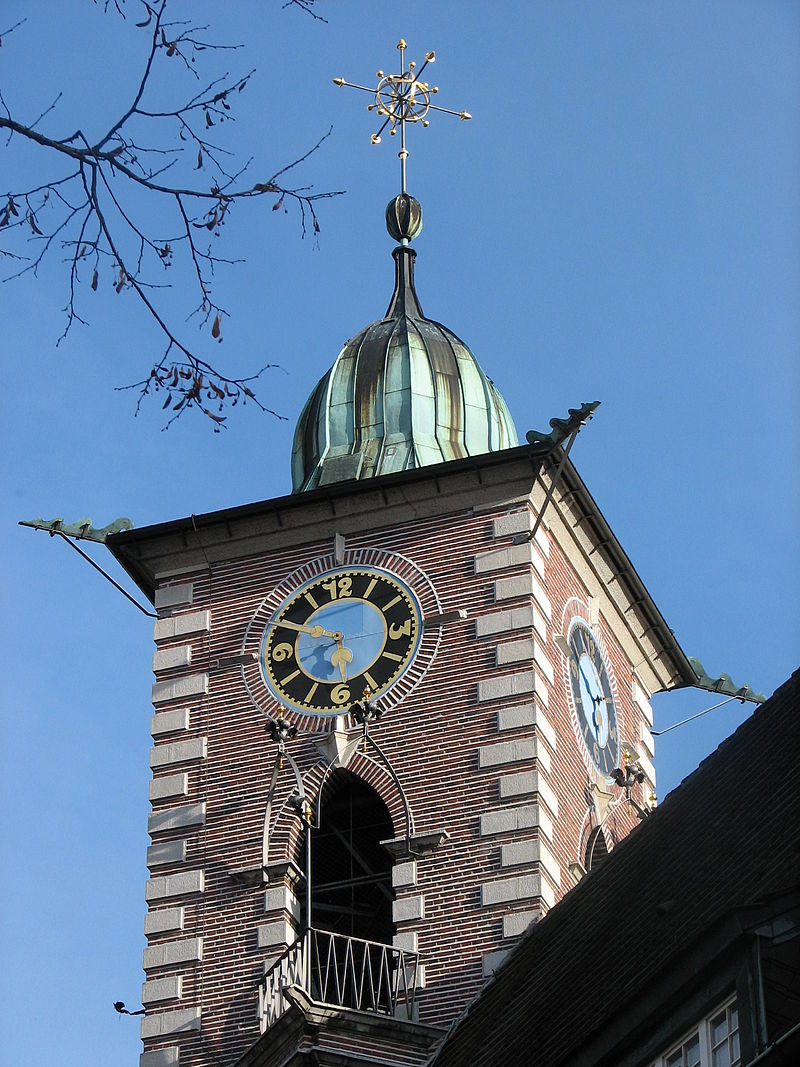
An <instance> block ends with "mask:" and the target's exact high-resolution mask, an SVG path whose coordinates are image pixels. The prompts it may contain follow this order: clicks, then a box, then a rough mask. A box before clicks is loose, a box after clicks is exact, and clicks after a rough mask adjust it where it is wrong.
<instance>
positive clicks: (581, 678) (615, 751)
mask: <svg viewBox="0 0 800 1067" xmlns="http://www.w3.org/2000/svg"><path fill="white" fill-rule="evenodd" d="M567 640H568V642H569V648H570V660H569V676H570V688H571V691H572V701H573V706H574V709H575V714H576V716H577V724H578V729H579V732H580V736H581V740H582V742H583V746H584V748H585V750H586V752H587V754H588V756H589V759H590V761H591V763H592V764H593V765H594V767H595V769H596V770H598V771H600V772H601V773H602V774H610V773H611V771H612V770H613V769H614V768H615V767H616V766H617V762H618V759H619V725H618V722H617V709H616V705H615V704H614V695H613V693H612V690H611V679H610V677H609V671H608V667H607V665H606V661H605V658H604V656H603V653H602V651H601V650H600V646H599V644H598V643H597V639H596V638H595V636H594V634H593V633H592V630H591V628H590V627H589V626H587V625H586V623H585V622H584V621H583V620H582V619H574V620H573V622H572V625H571V626H570V628H569V636H568V638H567Z"/></svg>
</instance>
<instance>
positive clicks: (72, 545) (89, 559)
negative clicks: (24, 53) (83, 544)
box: [47, 530, 158, 619]
mask: <svg viewBox="0 0 800 1067" xmlns="http://www.w3.org/2000/svg"><path fill="white" fill-rule="evenodd" d="M47 532H48V533H49V534H50V536H51V537H53V536H54V535H55V534H58V536H59V537H60V538H62V540H64V541H66V542H67V544H68V545H69V547H70V548H74V549H75V551H76V552H77V553H78V555H79V556H83V558H84V559H85V560H86V562H87V563H90V564H91V565H92V566H93V567H94V569H95V570H96V571H99V572H100V574H102V575H103V577H104V578H105V579H106V581H109V582H111V584H112V585H113V586H114V588H115V589H118V590H119V591H120V593H122V595H123V596H124V597H125V598H126V599H127V600H130V602H131V604H133V605H134V606H135V607H137V608H138V609H139V611H141V613H142V614H143V615H146V616H147V617H148V618H149V619H157V618H158V615H156V614H155V612H152V611H148V610H147V608H144V607H142V605H141V604H140V603H139V601H138V600H136V599H135V598H134V597H132V596H131V594H130V593H129V592H128V590H127V589H123V588H122V586H121V585H120V584H119V582H117V581H115V579H114V578H112V577H111V575H110V574H107V573H106V572H105V571H104V570H103V568H102V567H101V566H100V564H99V563H95V561H94V560H93V559H92V557H91V556H87V554H86V553H85V552H84V551H83V549H81V548H78V546H77V545H76V544H75V542H74V541H70V539H69V537H67V535H66V534H65V533H63V532H62V531H61V530H48V531H47Z"/></svg>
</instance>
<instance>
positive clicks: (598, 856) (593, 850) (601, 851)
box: [585, 826, 608, 871]
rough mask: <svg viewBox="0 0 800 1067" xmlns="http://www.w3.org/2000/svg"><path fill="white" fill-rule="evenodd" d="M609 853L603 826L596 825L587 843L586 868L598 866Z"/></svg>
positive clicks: (589, 869) (590, 868)
mask: <svg viewBox="0 0 800 1067" xmlns="http://www.w3.org/2000/svg"><path fill="white" fill-rule="evenodd" d="M607 855H608V845H607V844H606V839H605V835H604V834H603V828H602V826H596V827H595V828H594V830H592V832H591V834H590V835H589V840H588V841H587V843H586V863H585V867H586V870H587V871H591V870H593V869H594V868H595V867H598V866H599V865H600V864H601V863H602V862H603V860H604V859H605V858H606V856H607Z"/></svg>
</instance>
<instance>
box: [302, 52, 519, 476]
mask: <svg viewBox="0 0 800 1067" xmlns="http://www.w3.org/2000/svg"><path fill="white" fill-rule="evenodd" d="M397 47H398V50H399V52H400V73H399V74H384V73H383V71H380V70H379V71H378V73H377V77H378V78H379V79H380V81H379V82H378V86H377V88H375V89H369V88H368V87H367V86H365V85H354V84H353V83H352V82H346V81H345V80H344V78H334V83H335V84H336V85H342V86H344V85H347V86H350V87H351V88H355V89H360V90H362V91H363V92H367V93H370V94H371V95H372V96H373V102H372V103H370V104H369V105H368V110H369V111H377V113H378V116H379V117H380V118H382V119H383V124H382V125H381V126H380V127H379V129H378V130H377V132H375V133H373V134H372V137H371V140H372V143H373V144H379V143H380V140H381V134H382V133H383V132H384V131H385V130H386V129H387V128H388V129H389V134H390V135H395V134H396V133H397V132H398V130H399V131H400V151H399V152H398V156H399V158H400V193H399V195H397V196H395V197H394V199H393V200H391V201H390V202H389V204H388V205H387V207H386V228H387V230H388V231H389V236H390V237H392V238H393V239H394V240H395V241H396V242H397V246H396V247H395V249H394V250H393V252H392V256H393V258H394V264H395V276H394V291H393V292H392V297H391V300H390V301H389V307H388V309H387V311H386V315H385V316H384V317H383V318H382V319H378V320H377V321H376V322H373V323H371V324H370V325H369V326H367V327H366V328H365V329H363V330H362V331H361V332H360V333H359V334H357V335H356V336H355V337H354V338H353V339H352V340H351V341H348V342H347V344H346V345H345V346H344V348H343V349H342V351H341V352H340V353H339V356H338V357H337V359H336V361H335V363H334V364H333V366H332V367H331V369H330V370H329V371H328V372H327V374H325V375H324V376H323V377H322V378H321V380H320V381H319V382H318V384H317V386H316V388H315V389H314V391H313V392H312V394H311V396H310V397H309V399H308V402H307V403H306V406H305V408H304V409H303V412H302V414H301V416H300V419H299V421H298V423H297V428H296V430H295V436H294V448H293V450H292V483H293V486H294V490H295V492H300V491H302V490H305V489H314V488H316V487H317V486H321V485H327V484H330V483H332V482H342V481H351V480H354V479H363V478H372V477H377V476H380V475H384V474H392V473H395V472H397V471H403V470H413V469H415V468H417V467H423V466H426V465H427V464H432V463H442V462H443V461H446V460H451V459H463V458H465V457H467V456H474V455H479V454H481V453H484V452H494V451H496V450H498V449H501V448H510V447H512V446H513V445H516V443H517V434H516V430H515V429H514V423H513V421H512V419H511V415H510V413H509V410H508V408H507V407H506V404H505V402H504V400H503V398H502V397H501V396H500V394H499V393H498V391H497V390H496V389H495V387H494V384H493V383H492V381H491V380H490V379H489V378H487V377H486V375H485V374H484V373H483V371H482V370H481V368H480V366H479V365H478V361H477V360H476V359H475V357H474V356H473V354H472V352H470V350H469V348H467V346H466V345H465V344H464V342H463V341H461V340H460V339H459V338H458V337H457V336H456V335H455V334H454V333H453V332H452V331H451V330H448V329H447V327H446V326H443V325H442V324H441V323H439V322H435V321H434V320H433V319H428V318H426V317H425V315H424V314H423V312H422V307H421V306H420V302H419V298H418V297H417V293H416V289H415V286H414V261H415V260H416V252H415V251H414V249H412V248H411V241H412V240H413V239H414V238H415V237H417V236H419V233H420V231H421V230H422V208H421V207H420V205H419V201H418V200H415V199H414V197H413V196H410V195H409V193H408V192H407V190H406V160H407V159H408V149H407V148H406V125H407V124H408V123H421V124H422V126H423V127H424V126H427V125H428V121H429V120H428V118H427V116H428V115H429V114H430V112H432V111H438V112H442V113H444V114H449V115H457V116H458V117H459V118H461V119H469V118H471V116H470V114H469V112H467V111H460V112H459V111H450V110H449V109H448V108H443V107H438V106H437V105H435V104H433V103H432V102H431V97H432V96H433V95H434V94H435V93H437V92H438V88H437V87H436V86H431V85H430V83H429V82H427V81H423V79H422V74H423V72H424V71H425V69H426V67H427V66H428V65H429V64H430V63H433V62H434V60H435V58H436V57H435V55H434V54H433V52H428V53H427V55H426V56H425V62H424V63H423V64H422V66H421V67H420V69H419V70H417V69H416V64H415V63H413V62H411V63H409V64H408V66H407V67H406V64H405V50H406V43H405V41H402V40H401V41H400V43H399V44H398V46H397Z"/></svg>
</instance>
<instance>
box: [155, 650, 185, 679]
mask: <svg viewBox="0 0 800 1067" xmlns="http://www.w3.org/2000/svg"><path fill="white" fill-rule="evenodd" d="M191 662H192V646H191V645H177V646H176V647H175V648H160V649H158V651H157V652H154V653H153V672H154V673H155V674H158V672H159V671H170V670H176V669H177V668H178V667H188V666H189V664H190V663H191Z"/></svg>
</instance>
